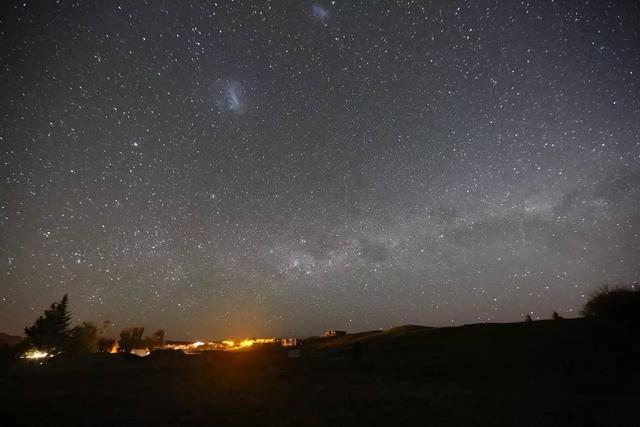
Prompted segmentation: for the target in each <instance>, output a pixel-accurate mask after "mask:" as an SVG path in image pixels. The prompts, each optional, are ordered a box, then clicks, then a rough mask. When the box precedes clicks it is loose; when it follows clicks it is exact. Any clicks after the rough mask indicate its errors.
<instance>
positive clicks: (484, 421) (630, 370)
mask: <svg viewBox="0 0 640 427" xmlns="http://www.w3.org/2000/svg"><path fill="white" fill-rule="evenodd" d="M637 330H638V325H637V324H632V323H613V322H605V321H596V320H586V319H569V320H555V321H539V322H530V323H510V324H477V325H467V326H460V327H450V328H449V327H448V328H427V327H421V326H402V327H397V328H392V329H389V330H385V331H371V332H362V333H357V334H349V335H346V336H342V337H336V338H328V339H320V338H314V339H309V340H304V344H303V346H302V347H301V357H300V358H294V359H290V358H288V357H287V356H288V350H286V349H283V348H279V347H277V346H267V347H261V348H258V349H256V350H254V351H243V352H219V351H211V352H206V353H204V354H202V355H195V356H188V355H183V354H180V353H173V352H159V353H157V354H153V355H152V356H150V357H147V358H136V359H135V360H128V359H126V358H123V357H120V356H116V355H105V357H96V356H97V355H89V356H87V357H86V360H81V359H77V358H76V359H73V358H70V359H68V360H64V359H60V360H59V361H58V362H56V363H47V364H44V365H42V366H41V365H39V364H37V363H36V364H23V365H21V366H17V367H15V369H13V370H12V372H10V375H9V376H8V380H7V382H6V384H5V386H3V387H0V419H4V420H14V421H13V424H14V425H45V424H47V425H52V424H51V420H65V421H66V420H73V423H72V424H74V425H114V424H118V425H122V424H123V423H124V424H126V425H134V424H135V425H199V424H206V425H232V426H234V425H237V426H243V425H282V426H299V425H305V426H327V425H344V426H354V425H366V426H371V425H384V426H387V425H420V426H422V425H429V426H467V425H474V426H485V425H487V426H512V425H518V426H521V427H526V426H541V425H543V426H585V425H590V426H600V425H602V426H635V425H637V390H638V384H640V365H639V364H638V362H637V361H638V360H640V338H638V334H637V333H636V332H637ZM356 349H357V351H356ZM105 402H109V404H108V405H109V406H108V408H109V410H108V411H105V410H104V408H105V406H104V405H105ZM33 408H38V410H37V411H34V410H33ZM54 425H55V424H54Z"/></svg>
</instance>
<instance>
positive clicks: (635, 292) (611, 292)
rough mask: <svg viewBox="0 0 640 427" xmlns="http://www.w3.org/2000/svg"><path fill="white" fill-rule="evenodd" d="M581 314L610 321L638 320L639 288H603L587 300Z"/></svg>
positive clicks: (639, 311)
mask: <svg viewBox="0 0 640 427" xmlns="http://www.w3.org/2000/svg"><path fill="white" fill-rule="evenodd" d="M581 314H582V315H583V316H584V317H597V318H604V319H612V320H640V288H638V286H637V285H636V286H631V287H622V286H616V287H613V288H610V287H608V286H604V287H603V288H601V289H600V290H598V291H597V292H596V293H595V294H594V295H592V296H591V298H589V300H588V301H587V303H586V304H585V305H584V308H583V309H582V312H581Z"/></svg>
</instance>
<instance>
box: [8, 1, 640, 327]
mask: <svg viewBox="0 0 640 427" xmlns="http://www.w3.org/2000/svg"><path fill="white" fill-rule="evenodd" d="M0 43H1V46H2V47H1V50H0V64H1V65H2V67H0V85H1V90H2V94H3V97H2V104H1V111H0V147H1V151H0V153H1V154H0V156H1V159H2V162H1V167H2V178H3V179H2V181H1V183H0V202H1V203H0V242H1V245H0V277H1V279H0V331H2V332H7V333H13V334H22V333H23V328H24V327H25V326H27V325H30V324H32V323H33V321H34V320H35V318H36V317H37V316H38V315H40V314H41V313H42V311H43V310H44V309H45V308H46V307H48V305H49V304H50V303H51V302H53V301H55V300H59V299H60V298H61V297H62V295H63V294H64V293H68V294H69V301H70V309H71V311H72V314H73V316H74V321H75V322H76V323H78V322H81V321H95V322H101V321H103V320H104V319H107V318H108V319H110V320H112V321H114V322H115V323H116V326H115V328H114V335H116V334H117V332H118V331H119V330H120V329H122V328H124V327H128V326H145V327H146V330H147V331H149V332H151V331H153V330H154V329H158V328H164V329H166V330H167V337H168V339H195V338H203V339H221V338H227V337H252V336H305V335H312V334H319V333H320V332H322V331H323V330H325V329H329V328H333V329H344V330H348V331H361V330H371V329H377V328H387V327H390V326H395V325H400V324H408V323H413V324H423V325H432V326H439V325H459V324H464V323H477V322H488V321H489V322H494V321H497V322H504V321H518V320H521V319H522V318H523V317H524V315H525V314H527V313H531V315H532V317H533V318H537V317H541V318H549V317H550V315H551V312H552V311H554V310H556V311H558V312H559V313H560V314H561V315H563V316H565V317H573V316H577V315H578V312H579V310H580V308H581V307H582V305H583V304H584V302H585V299H586V297H587V296H588V295H589V294H590V292H592V291H593V290H594V289H596V288H598V287H599V286H601V285H603V284H607V283H610V284H614V283H620V284H630V283H633V282H637V281H638V280H639V279H640V268H639V266H638V260H640V202H639V201H640V97H638V94H639V93H640V49H639V47H640V3H638V2H636V1H632V0H628V1H624V0H621V1H615V2H604V1H593V2H575V1H552V2H540V3H538V2H512V1H500V0H492V1H477V2H462V1H449V0H447V1H444V0H443V1H432V2H411V1H375V0H371V1H369V0H367V1H337V0H336V1H306V0H303V1H282V2H275V1H272V2H269V1H235V2H228V1H218V2H211V1H192V2H188V3H187V2H140V1H51V2H41V3H40V4H36V3H35V2H33V3H32V2H15V1H9V2H7V4H6V5H5V4H3V13H2V19H1V22H0Z"/></svg>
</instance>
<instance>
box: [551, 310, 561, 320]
mask: <svg viewBox="0 0 640 427" xmlns="http://www.w3.org/2000/svg"><path fill="white" fill-rule="evenodd" d="M551 318H552V319H553V320H562V319H564V317H562V316H560V315H559V314H558V312H557V311H554V312H553V313H552V314H551Z"/></svg>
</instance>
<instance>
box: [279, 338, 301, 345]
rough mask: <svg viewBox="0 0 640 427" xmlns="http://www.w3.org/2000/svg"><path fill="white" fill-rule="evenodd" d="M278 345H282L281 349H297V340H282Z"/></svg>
mask: <svg viewBox="0 0 640 427" xmlns="http://www.w3.org/2000/svg"><path fill="white" fill-rule="evenodd" d="M280 344H282V346H283V347H297V346H298V338H282V339H281V340H280Z"/></svg>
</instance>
